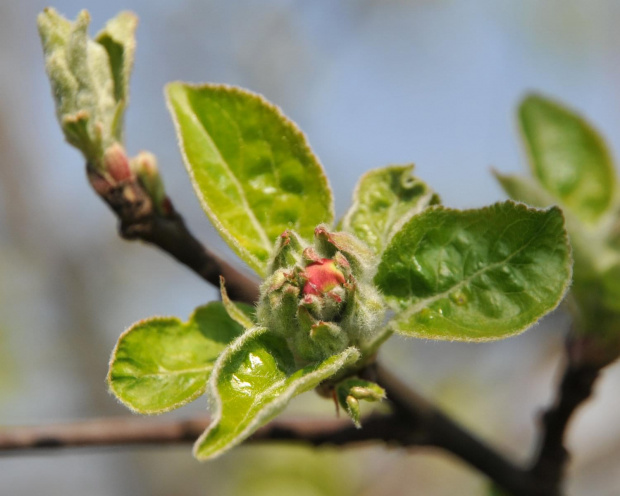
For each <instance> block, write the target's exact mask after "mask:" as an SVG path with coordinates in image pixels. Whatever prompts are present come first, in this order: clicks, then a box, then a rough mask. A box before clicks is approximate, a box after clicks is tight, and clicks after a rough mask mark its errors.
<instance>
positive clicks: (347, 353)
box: [194, 327, 360, 460]
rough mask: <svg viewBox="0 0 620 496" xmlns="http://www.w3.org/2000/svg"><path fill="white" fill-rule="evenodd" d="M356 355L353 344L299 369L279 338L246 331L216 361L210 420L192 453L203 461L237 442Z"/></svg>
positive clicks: (257, 329)
mask: <svg viewBox="0 0 620 496" xmlns="http://www.w3.org/2000/svg"><path fill="white" fill-rule="evenodd" d="M359 356H360V354H359V352H358V351H357V350H356V349H355V348H348V349H346V350H344V351H343V352H341V353H340V354H338V355H334V356H332V357H330V358H328V359H326V360H324V361H323V362H321V363H317V364H314V365H308V366H306V367H303V368H297V367H296V366H295V360H294V358H293V355H292V354H291V352H290V351H289V349H288V347H287V345H286V341H285V340H284V339H283V338H281V337H278V336H275V335H273V334H271V333H270V332H269V331H267V329H265V328H262V327H255V328H253V329H251V330H249V331H247V332H246V333H245V334H244V335H243V336H241V337H240V338H239V339H237V340H236V341H235V342H234V343H233V344H232V345H231V346H229V347H228V348H227V349H226V351H225V352H224V353H222V354H221V355H220V357H219V358H218V360H217V363H216V364H215V368H214V370H213V374H212V375H211V379H210V380H209V386H208V394H209V398H210V399H211V401H212V412H213V421H212V423H211V425H210V426H209V428H208V429H207V430H206V431H205V432H204V434H203V435H202V436H201V437H200V438H199V439H198V441H196V444H195V445H194V455H195V456H196V458H198V459H200V460H206V459H209V458H213V457H216V456H218V455H220V454H222V453H223V452H224V451H226V450H228V449H230V448H232V447H233V446H235V445H237V444H239V443H241V442H242V441H243V440H245V439H246V438H247V437H249V436H250V435H251V434H252V433H253V432H254V431H256V430H257V429H258V428H259V427H261V426H262V425H264V424H266V423H267V422H269V421H270V420H271V419H273V418H274V417H275V416H276V415H278V414H279V413H280V412H281V411H282V410H284V408H285V407H286V405H287V404H288V402H289V401H290V400H291V399H292V398H293V397H294V396H297V395H298V394H301V393H303V392H304V391H308V390H310V389H313V388H315V387H316V386H318V385H319V383H321V382H322V381H323V380H325V379H327V378H329V377H330V376H332V375H334V374H335V373H336V372H338V371H339V370H341V369H342V368H343V367H346V366H347V365H351V364H353V363H354V362H356V361H357V360H358V358H359Z"/></svg>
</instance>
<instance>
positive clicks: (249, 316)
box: [220, 276, 256, 329]
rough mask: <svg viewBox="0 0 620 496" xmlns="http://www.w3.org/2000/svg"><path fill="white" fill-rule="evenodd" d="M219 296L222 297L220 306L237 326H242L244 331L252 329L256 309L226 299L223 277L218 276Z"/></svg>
mask: <svg viewBox="0 0 620 496" xmlns="http://www.w3.org/2000/svg"><path fill="white" fill-rule="evenodd" d="M220 295H221V296H222V305H224V308H225V309H226V312H227V313H228V315H229V316H230V318H231V319H233V320H234V321H235V322H237V324H239V325H241V326H243V327H244V328H245V329H249V328H250V327H254V325H255V322H254V321H255V320H256V309H255V308H254V307H253V306H251V305H246V304H245V303H235V302H234V301H232V300H231V299H230V298H229V297H228V293H227V292H226V280H225V279H224V276H220Z"/></svg>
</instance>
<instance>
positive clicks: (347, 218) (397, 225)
mask: <svg viewBox="0 0 620 496" xmlns="http://www.w3.org/2000/svg"><path fill="white" fill-rule="evenodd" d="M386 169H401V170H402V174H403V175H404V174H405V173H406V172H409V173H413V170H414V169H415V164H413V163H407V164H391V165H386V166H384V167H376V168H374V169H371V170H369V171H367V172H365V173H364V174H362V176H361V177H360V178H359V179H358V181H357V184H356V185H355V189H354V190H353V202H352V203H351V206H350V207H349V209H348V210H347V212H346V213H345V214H344V216H343V217H342V219H341V220H340V222H339V223H338V228H339V230H343V231H346V232H349V233H351V234H355V232H354V229H353V228H352V227H351V217H352V216H353V213H354V212H355V211H356V210H357V208H358V207H359V204H360V198H359V197H360V189H361V187H362V183H363V182H364V180H365V179H367V178H368V177H370V176H372V175H373V174H377V173H379V172H382V171H385V170H386ZM416 179H417V177H416ZM420 181H421V180H420ZM421 182H423V183H424V181H421ZM424 184H426V183H424ZM434 194H436V193H435V192H434V191H433V190H432V189H431V188H430V187H429V191H428V193H427V194H426V195H424V196H423V197H421V198H420V202H422V201H423V200H430V199H431V198H432V197H433V195H434ZM426 208H428V207H426ZM424 210H425V208H423V209H419V207H418V206H416V207H413V208H411V209H410V210H409V212H407V213H405V214H404V215H403V216H402V217H401V218H400V219H397V220H396V221H395V222H394V223H393V224H392V226H391V227H390V229H389V231H388V232H387V233H385V238H384V239H383V240H382V241H384V243H383V250H385V248H386V247H387V245H388V244H389V243H390V241H391V239H392V238H393V237H394V235H395V234H396V233H397V232H398V231H399V230H400V229H401V228H402V226H404V225H405V224H406V223H407V222H409V220H411V218H412V217H413V216H414V215H417V214H419V213H421V212H423V211H424ZM383 250H381V251H379V252H378V253H377V255H379V256H381V253H382V252H383ZM373 251H374V248H373Z"/></svg>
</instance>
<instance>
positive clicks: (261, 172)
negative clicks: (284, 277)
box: [166, 82, 333, 276]
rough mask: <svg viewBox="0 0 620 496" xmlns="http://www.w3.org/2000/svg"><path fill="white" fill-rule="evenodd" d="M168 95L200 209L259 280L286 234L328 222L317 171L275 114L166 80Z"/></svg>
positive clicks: (251, 98)
mask: <svg viewBox="0 0 620 496" xmlns="http://www.w3.org/2000/svg"><path fill="white" fill-rule="evenodd" d="M166 95H167V99H168V106H169V109H170V112H171V113H172V117H173V120H174V122H175V125H176V129H177V135H178V138H179V144H180V147H181V152H182V154H183V159H184V162H185V166H186V167H187V170H188V172H189V175H190V178H191V180H192V183H193V185H194V190H195V192H196V194H197V196H198V198H199V199H200V202H201V204H202V207H203V208H204V210H205V212H206V213H207V215H208V216H209V218H210V219H211V221H212V222H213V224H214V225H215V227H216V228H217V229H218V231H219V232H220V234H221V235H222V237H223V238H224V239H225V240H226V242H227V243H228V244H229V245H230V246H231V247H232V248H233V250H235V251H236V252H237V254H238V255H239V256H240V257H241V258H242V259H243V260H244V261H245V262H246V263H248V265H250V267H252V268H253V269H254V270H256V271H257V272H258V273H259V274H260V275H261V276H265V275H266V273H267V266H268V263H269V259H270V256H271V253H272V250H273V246H274V244H275V241H276V238H277V237H278V236H279V235H280V234H282V233H283V232H284V231H285V230H287V229H293V230H295V231H297V232H298V233H299V234H301V236H302V237H305V238H307V239H310V238H311V237H312V235H313V232H314V228H315V226H317V225H318V224H320V223H322V222H326V223H331V222H332V221H333V202H332V197H331V191H330V189H329V185H328V184H327V178H326V177H325V174H324V172H323V169H322V168H321V165H320V163H319V161H318V160H317V158H316V157H315V156H314V154H313V153H312V151H311V150H310V147H309V146H308V143H307V141H306V138H305V136H304V135H303V134H302V132H301V131H300V130H299V129H298V128H297V126H296V125H295V124H294V123H293V122H291V121H290V120H288V119H287V118H286V117H285V116H284V115H283V114H282V112H281V111H280V109H278V108H277V107H276V106H274V105H272V104H270V103H269V102H267V101H266V100H265V99H264V98H262V97H261V96H259V95H257V94H254V93H251V92H249V91H246V90H243V89H240V88H234V87H230V86H225V85H212V84H207V85H203V86H192V85H188V84H184V83H178V82H177V83H171V84H169V85H168V86H167V88H166Z"/></svg>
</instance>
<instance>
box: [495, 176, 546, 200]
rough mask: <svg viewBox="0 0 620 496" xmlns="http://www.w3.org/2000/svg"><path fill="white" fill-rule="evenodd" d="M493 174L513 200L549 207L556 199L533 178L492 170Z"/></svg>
mask: <svg viewBox="0 0 620 496" xmlns="http://www.w3.org/2000/svg"><path fill="white" fill-rule="evenodd" d="M493 175H494V176H495V178H496V179H497V181H498V182H499V183H500V185H501V186H502V188H503V190H504V191H505V192H506V194H507V195H508V196H509V197H510V198H512V199H513V200H515V201H519V202H523V203H527V204H528V205H530V206H532V207H540V208H544V207H549V206H551V205H553V204H556V203H557V201H556V200H555V199H554V198H553V196H551V195H550V194H549V193H548V192H547V191H545V190H544V189H543V187H542V186H541V185H540V184H538V183H537V182H536V181H534V180H533V179H530V178H527V177H522V176H513V175H508V174H501V173H500V172H498V171H493Z"/></svg>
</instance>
